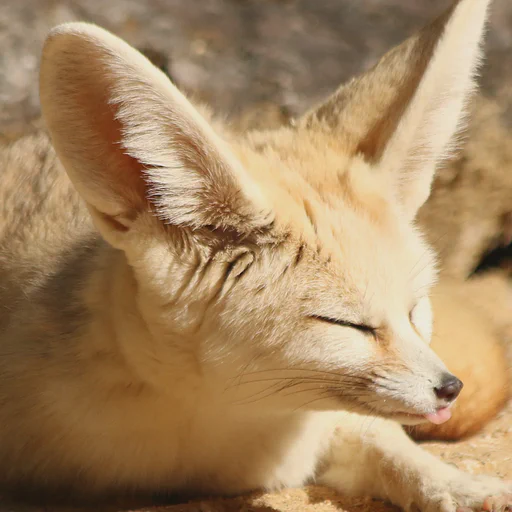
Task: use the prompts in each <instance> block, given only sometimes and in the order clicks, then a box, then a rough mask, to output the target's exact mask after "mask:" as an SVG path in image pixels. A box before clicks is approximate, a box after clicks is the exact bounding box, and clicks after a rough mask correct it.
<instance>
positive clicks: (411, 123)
mask: <svg viewBox="0 0 512 512" xmlns="http://www.w3.org/2000/svg"><path fill="white" fill-rule="evenodd" d="M488 3H489V2H488V1H484V0H461V1H459V2H455V3H454V4H453V7H452V8H451V9H450V10H449V11H448V12H447V13H446V14H445V15H444V16H442V17H441V18H440V19H439V20H437V21H436V22H434V23H433V24H432V25H430V26H429V27H427V28H426V29H425V30H424V31H423V32H422V33H421V34H420V35H419V36H417V37H415V38H413V39H411V40H410V41H408V42H406V43H404V45H402V46H400V47H398V48H397V49H395V50H394V51H393V52H391V53H390V54H389V55H388V56H386V57H384V59H383V60H382V61H381V62H380V63H379V64H378V65H377V67H376V68H375V69H373V70H371V71H369V72H368V73H367V74H366V75H364V76H363V77H361V78H358V79H355V80H354V81H353V82H352V83H350V84H348V85H346V86H345V87H344V88H343V89H341V91H339V92H338V93H336V94H335V96H334V97H333V98H332V99H330V100H328V101H327V102H326V103H325V104H324V105H322V106H320V107H318V108H317V109H316V110H314V111H312V112H311V113H309V114H307V115H306V116H305V117H304V118H303V119H301V120H299V121H298V122H297V123H296V124H295V125H294V126H289V127H284V128H282V129H279V130H277V131H273V132H252V133H248V134H245V135H244V136H239V137H236V136H234V135H232V134H230V133H229V130H228V129H227V128H225V127H222V126H219V125H217V124H215V123H214V122H213V121H212V120H210V119H209V116H208V115H206V113H203V114H200V113H199V111H198V110H196V109H195V108H194V107H193V106H192V105H191V104H190V103H189V102H188V101H187V100H186V99H185V98H184V97H183V95H182V94H181V93H180V92H179V91H178V90H177V89H176V88H175V87H174V86H173V85H172V84H171V83H170V82H169V81H168V79H167V78H166V77H165V76H164V75H163V74H162V73H161V72H160V71H158V70H157V69H156V68H154V67H153V66H152V65H151V64H150V63H149V62H148V61H147V60H146V59H145V58H144V57H142V56H141V55H140V54H138V53H137V52H136V51H135V50H134V49H132V48H131V47H129V46H128V45H127V44H126V43H124V42H122V41H120V40H119V39H117V38H116V37H115V36H113V35H112V34H109V33H108V32H106V31H104V30H102V29H100V28H98V27H95V26H91V25H87V24H81V23H72V24H67V25H62V26H59V27H57V28H56V29H54V30H53V32H52V33H51V34H50V35H49V37H48V40H47V42H46V45H45V48H44V52H43V59H42V66H41V103H42V109H43V115H44V118H45V121H46V124H47V126H48V129H49V133H50V135H51V138H52V144H53V146H54V148H55V150H56V153H57V155H58V158H59V160H60V162H62V164H63V168H65V172H66V173H67V175H68V176H69V178H70V179H71V182H72V185H71V184H70V183H69V182H68V181H67V178H66V176H65V174H64V171H63V168H62V167H61V166H60V163H59V161H57V160H54V159H51V161H50V162H47V163H46V164H45V163H43V164H42V165H41V166H39V167H37V168H27V166H26V162H21V161H17V160H15V159H13V158H11V157H10V156H9V155H10V154H11V155H12V154H16V153H15V152H14V151H13V152H12V153H7V157H6V158H5V163H4V165H3V169H2V175H1V182H0V208H4V210H2V213H3V217H2V219H3V220H2V223H1V224H0V241H1V242H2V244H1V246H0V247H1V249H0V277H2V284H3V289H2V292H1V293H2V295H1V301H2V302H1V303H2V305H3V306H4V308H5V309H6V310H7V313H4V312H2V316H0V355H1V357H0V460H1V461H2V466H1V468H0V477H1V479H2V481H3V482H7V483H9V484H16V483H20V482H22V483H24V484H33V485H36V486H40V487H43V488H50V489H51V488H54V487H59V486H64V487H65V486H71V487H73V488H74V489H75V491H76V492H79V491H84V492H86V493H91V492H98V493H99V492H103V491H112V490H114V491H116V490H119V491H126V490H134V489H135V490H145V491H153V490H170V491H192V492H215V493H222V494H226V493H240V492H244V491H248V490H251V489H255V488H263V489H272V488H279V487H283V486H300V485H303V484H304V483H306V482H308V481H311V480H316V481H318V482H321V483H325V484H328V485H331V486H333V487H335V488H337V489H340V490H341V491H342V492H346V493H364V494H368V493H369V494H372V495H373V496H375V497H379V498H383V499H388V500H391V501H392V502H393V503H395V504H397V505H399V506H401V507H403V508H405V509H414V507H418V508H420V509H421V510H424V511H429V512H430V511H432V512H438V511H443V512H449V511H454V510H455V509H456V507H457V506H464V507H470V508H472V509H479V508H481V507H482V505H483V502H484V500H485V498H487V497H488V496H490V495H497V496H498V498H497V499H496V500H495V501H494V502H493V503H491V502H489V503H490V504H488V505H489V508H491V509H492V510H502V508H503V507H504V506H505V505H507V504H510V503H511V498H510V497H506V496H505V494H506V493H507V492H510V493H512V485H510V484H506V483H503V482H500V481H499V480H497V479H493V478H490V477H489V478H487V477H485V478H484V477H472V476H470V475H467V474H465V473H462V472H460V471H458V470H457V469H455V468H453V467H451V466H448V465H446V464H444V463H442V462H441V461H439V460H437V459H436V458H435V457H433V456H432V455H429V454H427V453H426V452H424V451H423V450H422V449H421V448H420V447H418V446H417V445H415V444H414V443H413V441H411V440H410V439H409V438H408V437H407V436H406V434H405V433H404V432H403V430H402V428H401V426H400V424H399V423H403V424H415V423H418V422H421V421H424V420H423V416H424V415H425V414H428V413H432V412H434V411H435V410H436V409H437V408H439V407H443V406H446V405H449V403H450V401H449V400H444V399H442V398H437V397H436V395H435V393H434V388H435V387H438V386H440V385H441V381H442V379H443V378H444V377H445V376H446V375H447V374H448V373H447V369H446V368H445V366H444V364H443V363H442V361H441V360H440V359H439V358H438V357H437V356H436V355H435V354H434V352H433V351H432V350H430V348H429V346H428V344H429V341H430V337H431V311H430V303H429V298H428V295H429V290H430V289H431V287H432V286H433V284H434V282H435V276H436V271H435V258H434V255H433V253H432V251H431V250H430V249H429V247H428V246H427V245H426V243H425V242H424V241H423V239H422V237H421V235H420V233H419V232H418V230H417V229H416V227H415V225H414V217H415V214H416V212H417V210H418V208H420V206H421V205H422V204H423V202H424V201H425V199H426V198H427V197H428V193H429V189H430V184H431V181H432V177H433V174H434V169H435V166H436V164H437V163H438V162H439V161H440V160H442V158H443V157H444V156H445V154H446V152H447V150H448V149H449V147H450V144H451V141H452V137H453V136H454V135H455V132H456V129H457V127H458V126H459V124H460V120H461V117H462V116H463V107H464V105H465V102H466V100H467V97H468V95H469V94H470V92H471V89H472V88H473V81H472V77H473V75H474V73H475V68H476V65H477V62H478V45H479V41H480V38H481V32H482V28H483V24H484V19H485V11H486V9H487V5H488ZM32 142H33V141H32ZM38 143H39V144H41V145H43V146H44V145H45V144H46V142H45V140H44V139H43V140H41V141H39V142H38ZM75 191H76V192H75ZM79 196H80V197H79ZM91 219H92V222H91ZM100 235H101V237H100ZM502 495H503V496H502Z"/></svg>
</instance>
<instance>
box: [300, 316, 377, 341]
mask: <svg viewBox="0 0 512 512" xmlns="http://www.w3.org/2000/svg"><path fill="white" fill-rule="evenodd" d="M310 318H313V319H314V320H319V321H320V322H325V323H328V324H334V325H340V326H341V327H350V328H351V329H357V330H358V331H361V332H363V333H365V334H371V335H372V336H375V334H376V332H377V329H376V328H375V327H372V326H370V325H365V324H356V323H353V322H347V321H346V320H341V319H338V318H330V317H328V316H322V315H311V316H310Z"/></svg>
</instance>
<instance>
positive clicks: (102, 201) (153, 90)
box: [40, 23, 271, 232]
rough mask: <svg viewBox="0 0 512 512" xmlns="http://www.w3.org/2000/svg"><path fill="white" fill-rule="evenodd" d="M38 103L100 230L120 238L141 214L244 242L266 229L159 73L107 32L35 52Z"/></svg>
mask: <svg viewBox="0 0 512 512" xmlns="http://www.w3.org/2000/svg"><path fill="white" fill-rule="evenodd" d="M40 96H41V105H42V111H43V116H44V119H45V122H46V124H47V126H48V129H49V131H50V134H51V136H52V140H53V145H54V147H55V149H56V152H57V154H58V156H59V158H60V159H61V161H62V163H63V164H64V166H65V168H66V170H67V172H68V174H69V176H70V178H71V180H72V181H73V183H74V185H75V187H76V188H77V190H78V191H79V193H80V194H81V195H82V197H83V198H84V199H85V201H86V202H87V203H88V205H89V207H90V209H91V211H92V212H93V216H94V217H95V218H96V219H97V221H98V219H99V222H103V223H104V224H105V221H107V222H106V224H108V226H110V227H109V229H117V230H118V231H120V232H123V231H127V230H129V229H130V228H131V227H132V225H133V222H134V220H135V219H136V218H137V217H138V215H139V214H140V213H141V212H144V211H148V210H149V211H154V212H156V213H157V214H158V215H159V217H160V218H162V219H163V220H164V221H165V222H166V223H170V224H174V225H177V226H188V227H191V228H200V227H205V226H209V227H217V228H230V229H235V230H239V231H241V232H246V231H247V230H250V229H252V228H253V227H255V226H258V227H261V226H262V224H265V223H268V222H269V221H270V220H269V217H270V216H271V213H270V211H269V208H268V206H267V204H266V201H265V199H264V198H263V196H262V194H261V191H260V189H259V187H258V186H257V184H256V183H254V182H253V180H252V179H251V177H250V176H249V175H248V174H247V173H246V171H245V170H244V169H243V167H242V165H241V163H240V162H239V161H238V160H237V158H236V157H235V156H234V155H233V153H232V152H231V151H230V149H229V148H228V145H227V144H226V142H225V141H224V140H222V139H221V137H220V136H219V135H218V134H217V133H216V132H214V130H213V128H212V127H211V126H210V125H209V124H208V123H207V122H206V121H205V119H204V118H203V117H202V116H201V115H200V114H199V113H198V112H197V111H196V110H195V109H194V108H193V107H192V105H191V104H190V103H189V102H188V101H187V100H186V99H185V97H184V96H183V95H182V94H181V93H180V92H179V91H178V90H177V89H176V87H174V85H173V84H172V83H171V82H170V81H169V79H168V78H167V77H166V76H165V75H164V74H163V73H162V72H161V71H160V70H158V69H157V68H156V67H154V66H153V65H152V64H151V63H150V62H149V61H148V60H147V59H146V58H145V57H143V56H142V55H141V54H140V53H139V52H137V51H136V50H135V49H133V48H132V47H130V46H129V45H128V44H126V43H125V42H123V41H122V40H120V39H118V38H117V37H115V36H114V35H112V34H110V33H109V32H107V31H105V30H103V29H100V28H99V27H96V26H93V25H89V24H85V23H69V24H64V25H61V26H58V27H56V28H55V29H54V30H53V31H52V32H51V33H50V35H49V37H48V39H47V41H46V43H45V46H44V51H43V58H42V64H41V74H40ZM103 227H105V226H103ZM102 231H103V230H102Z"/></svg>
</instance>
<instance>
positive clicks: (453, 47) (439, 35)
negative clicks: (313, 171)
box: [303, 0, 490, 218]
mask: <svg viewBox="0 0 512 512" xmlns="http://www.w3.org/2000/svg"><path fill="white" fill-rule="evenodd" d="M489 4H490V0H458V1H455V2H454V3H453V5H452V7H451V8H450V9H449V10H448V11H446V12H445V13H444V15H442V16H441V17H439V18H438V19H437V20H436V21H434V22H433V23H432V24H430V25H429V26H427V27H426V28H425V29H423V30H422V31H421V32H420V33H419V34H418V35H416V36H414V37H412V38H411V39H409V40H408V41H406V42H405V43H403V44H402V45H400V46H398V47H397V48H395V49H394V50H392V51H391V52H389V53H388V54H386V55H385V56H384V57H383V58H382V59H381V60H380V62H379V63H378V64H377V65H376V66H375V67H374V68H373V69H371V70H370V71H368V72H367V73H365V74H364V75H362V76H361V77H359V78H356V79H354V80H352V81H351V82H349V83H348V84H347V85H345V86H342V87H341V88H340V89H339V90H338V91H337V92H336V93H335V94H334V95H333V96H332V97H331V98H330V99H329V100H328V101H327V102H326V103H324V104H323V105H321V106H320V107H319V108H317V109H315V110H314V111H312V112H310V113H308V114H307V115H306V116H305V118H304V120H303V123H304V125H305V126H306V127H309V128H314V127H315V126H316V125H318V124H323V125H325V124H327V125H329V127H330V129H332V130H333V131H334V132H335V133H336V134H337V136H339V137H340V139H341V140H342V142H343V144H344V146H345V147H346V148H347V150H348V151H349V152H353V153H361V154H362V155H363V156H364V157H365V158H367V159H368V160H369V161H371V162H372V163H374V164H375V166H376V167H378V168H379V170H381V171H383V172H385V173H388V174H390V175H391V176H392V179H393V180H394V182H395V183H396V187H395V188H396V192H397V195H398V198H399V200H400V201H401V203H402V206H403V209H404V211H405V213H406V214H407V216H408V217H410V218H413V217H414V216H415V215H416V213H417V211H418V209H419V208H420V206H421V205H422V204H423V203H424V202H425V200H426V199H427V198H428V196H429V194H430V188H431V184H432V181H433V177H434V173H435V169H436V166H437V164H438V163H439V162H440V161H442V160H443V159H444V158H446V157H447V156H448V155H449V153H450V151H451V150H452V149H453V148H454V136H455V135H456V134H457V132H458V131H459V130H460V128H462V126H463V121H464V117H465V105H466V103H467V100H468V97H469V96H470V93H471V92H472V91H473V89H474V77H475V73H476V70H477V67H478V64H479V62H480V43H481V39H482V35H483V32H484V27H485V21H486V17H487V9H488V6H489Z"/></svg>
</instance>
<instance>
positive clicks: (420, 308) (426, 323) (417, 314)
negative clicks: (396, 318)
mask: <svg viewBox="0 0 512 512" xmlns="http://www.w3.org/2000/svg"><path fill="white" fill-rule="evenodd" d="M409 321H410V322H411V325H412V326H413V328H414V329H415V330H416V332H417V333H418V334H419V335H420V336H421V337H422V338H423V339H424V340H425V341H427V342H429V341H430V338H431V336H432V309H431V305H430V299H429V298H428V297H423V298H422V299H420V300H419V301H418V302H417V303H416V304H415V305H414V307H413V308H412V309H411V311H410V312H409Z"/></svg>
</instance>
